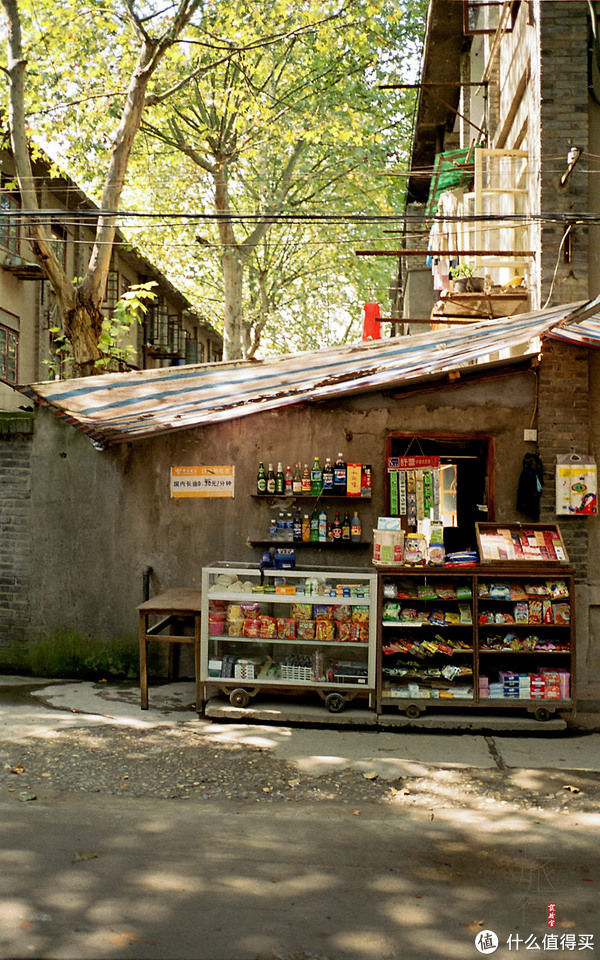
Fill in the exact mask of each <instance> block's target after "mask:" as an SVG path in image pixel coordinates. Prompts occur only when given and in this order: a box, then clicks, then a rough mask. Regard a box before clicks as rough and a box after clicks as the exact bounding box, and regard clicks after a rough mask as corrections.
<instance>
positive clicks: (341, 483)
mask: <svg viewBox="0 0 600 960" xmlns="http://www.w3.org/2000/svg"><path fill="white" fill-rule="evenodd" d="M346 475H347V468H346V461H345V460H344V456H343V454H342V453H338V458H337V460H336V461H335V466H334V468H333V490H334V493H337V494H338V496H341V497H344V496H345V495H346Z"/></svg>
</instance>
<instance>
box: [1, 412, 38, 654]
mask: <svg viewBox="0 0 600 960" xmlns="http://www.w3.org/2000/svg"><path fill="white" fill-rule="evenodd" d="M32 440H33V418H32V417H25V416H23V415H22V414H21V415H14V416H13V415H10V416H3V417H0V656H2V655H3V654H4V653H5V652H6V651H7V650H8V649H9V648H10V649H12V651H13V652H15V653H16V651H17V649H18V647H19V645H20V644H23V643H24V642H25V640H26V637H27V636H28V634H29V627H30V598H31V575H32V556H33V551H32V515H31V451H32Z"/></svg>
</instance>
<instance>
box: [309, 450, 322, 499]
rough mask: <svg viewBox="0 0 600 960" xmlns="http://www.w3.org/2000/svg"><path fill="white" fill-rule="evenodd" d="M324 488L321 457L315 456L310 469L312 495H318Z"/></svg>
mask: <svg viewBox="0 0 600 960" xmlns="http://www.w3.org/2000/svg"><path fill="white" fill-rule="evenodd" d="M322 489H323V471H322V470H321V464H320V462H319V458H318V457H315V459H314V461H313V465H312V470H311V471H310V492H311V496H313V497H318V496H320V494H321V491H322Z"/></svg>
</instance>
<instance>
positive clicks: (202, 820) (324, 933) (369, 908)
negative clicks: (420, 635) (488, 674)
mask: <svg viewBox="0 0 600 960" xmlns="http://www.w3.org/2000/svg"><path fill="white" fill-rule="evenodd" d="M191 695H192V692H191V685H188V684H185V683H180V684H173V685H169V686H165V687H161V688H153V689H151V696H150V703H151V708H150V710H148V711H140V709H139V699H138V692H137V691H136V690H135V689H132V688H121V687H109V686H108V685H106V686H102V685H95V684H85V683H49V682H48V681H39V682H32V681H31V680H22V679H20V678H0V744H1V749H2V753H3V755H4V756H6V757H10V758H11V763H14V762H15V761H14V758H15V757H18V756H19V751H20V750H25V749H30V748H31V745H32V744H35V745H37V747H38V748H39V746H40V744H41V745H42V746H43V745H44V743H45V744H46V745H47V750H46V753H47V757H48V763H52V756H53V753H52V746H53V744H54V743H56V741H57V739H61V738H63V740H64V738H65V737H66V738H67V741H66V742H68V737H69V736H70V737H71V738H73V742H75V743H76V742H77V738H81V739H83V738H84V737H86V736H89V735H90V733H93V732H94V731H96V732H98V731H100V730H108V729H110V730H111V731H115V730H116V732H117V738H116V741H111V742H116V743H117V744H118V731H119V730H121V731H122V733H123V738H125V735H127V737H129V738H130V737H131V735H132V732H133V733H134V734H135V732H136V731H137V732H138V735H139V736H140V739H141V737H142V735H143V734H145V733H146V734H147V732H148V731H152V732H153V734H154V735H155V736H156V737H157V738H158V739H159V740H160V737H161V733H163V734H164V736H165V738H167V736H168V735H169V734H172V733H173V732H174V731H176V732H177V733H178V734H185V733H186V732H189V733H190V734H193V736H194V737H195V738H197V739H196V742H198V744H199V745H200V744H201V745H202V746H203V747H206V745H207V744H208V745H209V746H210V745H212V747H213V748H214V750H215V755H216V752H217V751H218V750H219V749H220V748H222V747H223V746H225V745H227V746H235V748H236V750H237V751H239V750H245V751H246V752H247V754H248V757H249V758H250V755H251V752H252V751H254V753H252V756H255V751H256V750H259V751H260V755H262V756H265V757H268V758H270V759H271V760H272V759H273V758H275V759H276V760H278V761H280V762H285V763H286V764H290V765H291V766H292V768H293V771H294V774H295V778H296V779H295V781H294V782H298V783H301V782H302V781H303V779H304V778H308V777H315V776H317V777H318V776H321V775H322V776H328V777H329V778H331V777H332V776H333V777H334V779H335V777H336V776H338V777H339V779H340V782H342V780H343V782H344V783H348V784H352V783H356V782H359V781H363V782H365V783H368V782H373V781H377V782H379V781H384V782H385V783H387V784H389V785H390V789H389V790H386V791H385V792H381V793H378V794H377V798H378V799H377V800H376V801H373V800H369V799H366V800H364V799H363V800H361V801H360V802H356V803H355V802H354V801H353V799H352V797H350V801H351V802H344V800H345V799H346V798H344V797H343V796H341V797H340V799H339V802H334V801H331V800H329V799H325V800H320V801H317V802H310V801H307V800H305V799H302V800H299V801H294V800H293V798H292V799H291V800H287V797H282V799H281V802H270V803H269V804H266V803H262V802H259V799H257V798H252V799H246V800H243V801H240V800H237V799H235V795H234V796H233V797H232V798H230V799H227V798H226V799H222V800H219V801H215V800H200V799H198V797H195V796H190V797H185V796H180V797H178V798H177V799H158V798H156V797H150V796H141V797H139V796H135V797H134V796H126V795H115V794H114V793H108V792H106V791H105V790H104V789H103V790H99V791H98V792H93V785H92V788H91V789H88V790H85V791H83V790H69V789H66V788H64V789H60V790H47V791H46V790H44V787H43V780H40V781H39V784H38V785H39V789H37V792H36V793H35V794H33V793H29V795H27V792H26V791H25V792H24V791H21V790H20V788H19V784H20V783H21V782H22V780H23V777H25V776H26V773H23V774H22V775H21V776H18V775H16V774H15V771H16V770H17V768H16V767H13V768H12V770H10V771H9V772H8V773H7V778H8V779H7V782H8V784H9V787H8V788H7V789H6V790H4V791H3V792H1V793H0V830H1V832H2V845H1V848H0V862H2V864H3V868H4V869H3V870H2V873H1V875H0V957H2V958H11V960H12V958H14V960H17V958H18V960H20V958H24V957H37V958H48V960H53V958H56V960H59V958H65V960H67V958H68V960H71V958H73V960H78V958H82V960H87V958H90V960H92V958H117V960H120V958H129V957H131V958H154V957H155V958H157V960H162V958H165V960H169V958H175V960H178V958H182V960H184V958H193V960H317V958H320V960H438V958H439V960H442V958H443V960H454V958H456V960H465V958H466V960H468V958H471V957H477V956H480V955H482V954H483V953H486V954H489V953H490V952H491V951H492V947H493V945H494V943H495V939H494V936H495V938H497V940H498V947H497V949H496V950H495V951H494V953H495V956H497V957H506V958H508V957H512V956H514V955H515V953H518V951H519V950H520V951H522V952H523V955H526V954H525V951H526V950H535V951H536V953H537V956H538V957H544V958H545V957H550V956H551V957H567V956H569V957H570V956H573V954H574V953H577V954H578V955H580V956H581V955H583V956H594V954H595V953H600V905H599V894H598V891H599V889H600V847H599V845H598V836H599V835H600V795H599V793H598V782H599V781H598V778H599V777H600V735H599V734H597V733H590V734H587V735H581V734H569V733H566V734H557V733H553V732H549V733H544V732H543V731H540V732H539V733H536V735H535V736H531V735H519V734H516V733H511V734H510V735H504V736H502V735H500V734H498V735H496V734H494V735H490V734H489V732H488V733H481V734H477V733H473V732H471V733H456V732H451V733H439V732H435V733H433V732H430V731H423V730H421V731H414V732H407V731H405V730H402V729H399V730H392V731H373V730H369V729H361V728H360V727H351V728H337V729H328V728H324V727H319V728H312V727H308V728H307V727H294V726H285V725H276V726H275V725H274V726H269V725H267V724H264V723H263V724H257V723H255V724H251V723H239V722H231V721H230V722H217V721H211V720H205V719H200V718H198V717H197V716H196V715H195V714H194V713H193V712H192V711H190V710H189V709H186V707H189V704H190V702H191ZM118 752H119V751H118V747H117V748H116V749H115V763H116V762H117V761H118V759H119V757H118ZM47 772H48V776H49V778H51V775H52V770H51V769H50V770H48V771H47ZM352 773H354V774H355V775H356V776H355V780H352V779H350V780H344V779H343V778H344V777H345V776H346V775H347V774H352ZM42 776H43V774H42ZM483 777H488V778H492V779H489V780H488V782H489V783H493V785H494V786H493V789H492V790H491V792H490V791H486V792H480V793H478V794H477V797H476V798H473V799H472V798H471V797H470V795H468V794H467V793H466V787H467V786H469V784H470V782H474V781H475V780H477V779H478V778H483ZM10 778H12V779H10ZM494 778H495V779H494ZM13 783H14V784H16V786H13V785H12V784H13ZM421 783H429V784H436V785H437V788H438V789H435V790H429V791H428V792H427V791H426V792H424V793H422V794H420V793H419V788H418V787H417V785H418V784H421ZM515 784H516V785H517V788H518V789H519V790H520V793H518V794H517V793H515ZM549 784H551V787H548V785H549ZM576 784H579V786H576ZM394 785H395V786H394ZM508 786H510V787H511V790H510V792H508ZM505 787H506V789H505ZM349 788H350V787H349ZM547 789H552V790H554V791H558V793H560V794H561V796H559V795H558V793H557V799H556V802H555V801H554V800H552V803H551V804H550V805H549V806H548V805H544V804H543V803H542V802H541V800H542V792H541V791H543V790H547ZM582 795H583V796H584V797H585V803H583V804H581V803H580V804H579V805H578V804H577V801H578V800H580V799H581V797H582ZM257 796H258V797H259V796H260V793H259V794H258V795H257ZM34 797H35V799H34ZM284 800H287V802H284ZM549 904H553V905H555V908H549V906H548V905H549ZM554 909H555V914H556V926H549V922H552V920H551V917H552V915H553V910H554ZM549 918H550V920H549ZM488 931H491V933H488ZM492 934H493V935H494V936H492ZM536 944H537V947H536Z"/></svg>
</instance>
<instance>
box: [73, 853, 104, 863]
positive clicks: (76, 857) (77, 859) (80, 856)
mask: <svg viewBox="0 0 600 960" xmlns="http://www.w3.org/2000/svg"><path fill="white" fill-rule="evenodd" d="M97 856H98V854H97V853H95V852H94V851H93V850H76V851H75V853H74V854H73V859H72V860H71V863H81V862H82V861H83V860H95V859H96V857H97Z"/></svg>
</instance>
